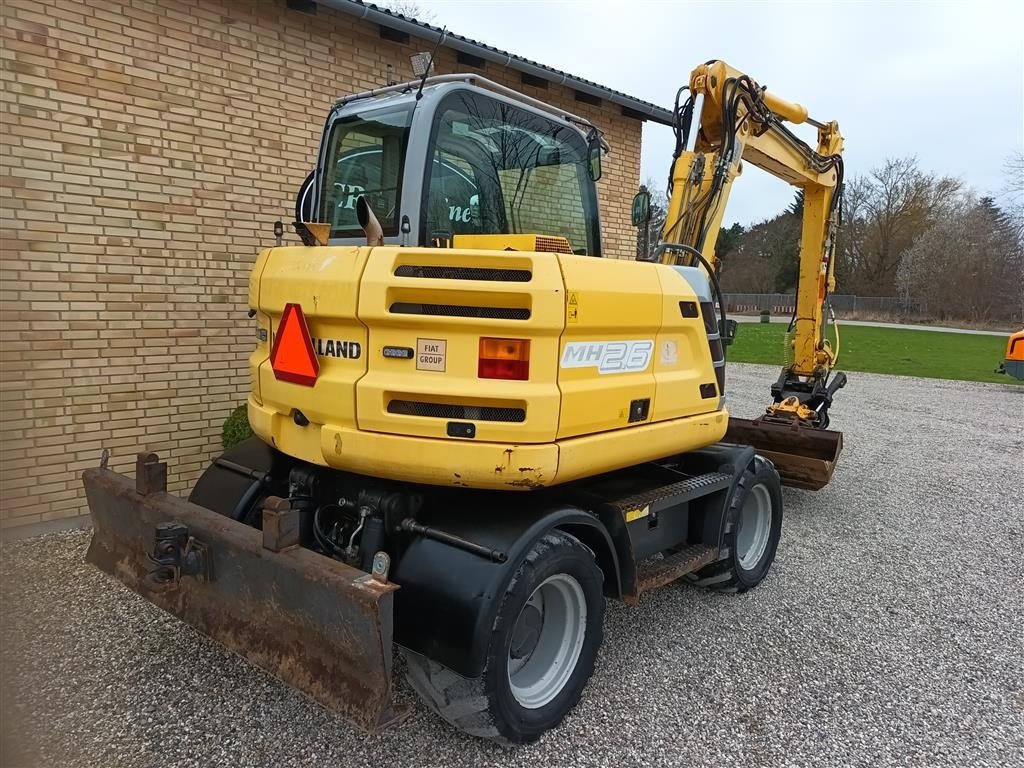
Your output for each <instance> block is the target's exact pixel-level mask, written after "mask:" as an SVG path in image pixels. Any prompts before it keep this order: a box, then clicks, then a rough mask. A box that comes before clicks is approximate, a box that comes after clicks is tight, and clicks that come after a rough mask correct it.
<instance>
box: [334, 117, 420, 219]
mask: <svg viewBox="0 0 1024 768" xmlns="http://www.w3.org/2000/svg"><path fill="white" fill-rule="evenodd" d="M411 119H412V110H411V108H409V107H408V106H406V107H402V108H400V109H392V110H378V111H376V112H361V113H358V114H354V115H350V116H347V117H343V118H341V119H339V120H337V121H335V123H334V125H333V126H331V135H330V138H329V139H328V144H327V158H326V162H325V164H324V184H323V194H322V195H321V203H320V221H325V222H330V224H331V237H332V238H334V237H362V235H363V230H362V227H360V226H359V221H358V220H357V218H356V200H358V199H359V197H360V195H362V196H364V197H365V198H366V202H367V203H369V204H370V208H371V209H372V210H373V212H374V214H375V215H376V216H377V220H378V221H380V225H381V227H382V228H383V230H384V234H385V235H389V236H390V235H396V234H398V201H399V200H400V199H401V192H402V168H403V165H404V160H405V149H406V143H407V142H408V138H409V123H410V121H411Z"/></svg>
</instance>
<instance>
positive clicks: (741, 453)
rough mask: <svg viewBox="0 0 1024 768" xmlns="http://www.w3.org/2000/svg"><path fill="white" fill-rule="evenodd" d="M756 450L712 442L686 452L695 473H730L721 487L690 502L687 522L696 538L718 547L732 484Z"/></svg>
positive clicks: (749, 465)
mask: <svg viewBox="0 0 1024 768" xmlns="http://www.w3.org/2000/svg"><path fill="white" fill-rule="evenodd" d="M756 456H757V453H756V452H755V451H754V449H753V448H751V447H750V446H749V445H733V444H732V443H715V444H714V445H709V446H708V447H707V448H702V449H700V450H699V451H693V452H692V453H689V454H687V457H686V458H687V466H688V468H691V471H697V472H723V473H725V474H731V475H732V482H731V483H730V484H729V487H728V488H726V489H725V490H721V491H718V492H717V493H712V494H708V495H707V496H703V497H701V498H699V499H695V500H694V501H692V502H690V525H691V528H692V530H697V531H700V532H701V534H700V540H701V541H702V542H704V543H705V544H714V545H715V546H716V547H718V548H719V549H721V548H722V543H723V540H724V538H725V525H726V522H727V521H726V519H725V514H726V511H727V510H728V509H729V503H728V501H729V499H730V498H731V497H732V494H733V491H734V490H735V489H736V484H737V483H738V482H739V481H740V478H741V477H742V476H743V473H744V472H745V471H746V470H747V469H748V468H749V467H751V466H752V465H753V463H754V459H755V458H756Z"/></svg>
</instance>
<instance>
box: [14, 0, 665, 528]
mask: <svg viewBox="0 0 1024 768" xmlns="http://www.w3.org/2000/svg"><path fill="white" fill-rule="evenodd" d="M0 25H2V33H0V34H2V38H0V56H2V63H3V66H2V68H0V78H2V80H3V87H2V101H0V116H2V120H3V127H2V130H0V165H2V168H0V207H2V219H3V220H2V225H0V226H2V230H3V233H2V237H3V249H2V251H3V252H2V256H3V262H2V273H0V281H2V286H0V287H2V297H0V299H2V330H0V334H2V335H0V355H2V357H0V383H2V398H3V399H2V429H0V450H2V456H0V508H2V516H0V523H2V527H3V528H8V527H11V526H19V525H25V524H32V523H44V522H45V521H51V520H57V519H60V518H73V517H77V516H79V515H82V514H83V513H84V512H85V502H84V498H83V495H82V492H81V484H80V479H79V474H80V472H81V470H82V469H84V468H85V467H88V466H93V465H95V464H96V463H97V462H98V460H99V456H100V451H101V449H102V448H108V449H110V450H111V452H112V454H113V456H112V460H111V466H113V467H114V468H116V469H119V470H130V469H131V465H132V462H133V460H134V459H133V457H134V454H135V452H136V451H138V450H141V449H143V448H146V449H149V450H155V451H158V452H159V453H160V454H161V456H163V457H165V458H167V459H168V460H169V464H170V483H169V486H170V489H171V490H172V491H176V492H181V491H183V490H185V489H187V488H188V487H189V486H190V484H191V483H192V482H193V481H194V480H195V478H196V477H197V476H198V474H199V473H200V472H201V471H202V469H203V468H204V466H205V465H206V463H207V462H208V461H209V459H210V458H211V457H212V456H214V455H215V454H216V453H218V452H219V449H220V433H221V427H222V424H223V421H224V419H225V417H226V416H227V415H228V413H229V412H230V411H231V410H232V409H233V408H234V407H236V406H237V405H238V404H240V403H242V402H244V398H245V393H246V391H247V386H248V377H247V372H246V368H245V361H246V358H247V356H248V354H249V351H250V348H251V342H252V328H251V324H250V321H249V320H248V319H247V318H246V309H247V295H246V292H247V282H248V273H249V268H250V265H251V264H252V262H253V260H254V258H255V255H256V253H257V252H258V250H259V249H260V248H263V247H266V246H269V245H272V244H273V232H272V224H273V222H274V221H275V220H276V219H283V220H285V221H289V220H290V212H291V210H292V206H293V202H294V195H295V192H296V189H297V188H298V185H299V184H300V182H301V181H302V179H303V178H304V176H305V175H306V173H307V172H308V170H309V168H310V167H311V165H312V162H313V158H314V154H315V149H316V145H317V143H318V141H319V138H320V132H321V129H322V125H323V119H324V117H325V115H326V114H327V110H328V108H329V105H330V104H331V103H332V102H333V100H334V98H336V97H337V96H339V95H342V94H345V93H350V92H354V91H359V90H365V89H368V88H373V87H377V86H380V85H383V84H385V83H386V82H387V80H388V79H389V77H393V78H396V79H400V80H401V79H408V78H409V76H410V74H411V71H410V65H409V57H410V55H412V54H414V53H417V52H419V51H424V50H430V49H431V48H432V47H433V44H434V43H435V42H436V41H437V39H438V36H439V35H440V30H438V29H436V28H434V27H431V26H429V25H424V24H419V23H417V22H415V21H412V20H410V19H406V18H404V17H401V16H395V15H392V14H390V13H386V12H382V11H381V10H380V9H378V8H376V7H375V6H372V5H369V4H362V3H360V2H357V1H356V0H328V1H324V0H321V2H317V3H314V2H309V1H308V0H246V1H245V2H243V1H241V0H235V1H232V0H209V1H206V0H83V1H82V2H73V1H72V0H3V2H2V3H0ZM435 63H436V71H437V72H438V73H448V72H459V71H471V72H479V73H481V74H483V75H484V76H486V77H488V78H491V79H493V80H496V81H498V82H501V83H503V84H505V85H509V86H511V87H513V88H516V89H517V90H521V91H522V92H524V93H527V94H529V95H531V96H535V97H537V98H540V99H542V100H544V101H548V102H550V103H552V104H555V105H558V106H561V107H563V108H566V109H569V110H571V111H574V112H577V113H579V114H581V115H583V116H585V117H587V118H589V119H591V120H592V121H593V122H594V123H596V124H598V125H599V126H601V127H602V129H603V130H604V131H605V133H606V136H607V138H608V141H609V143H610V145H611V148H612V153H611V154H610V155H609V156H608V157H607V158H606V160H605V163H604V177H603V179H602V180H601V182H600V183H599V185H598V186H599V193H600V204H601V213H602V217H603V225H602V226H603V239H604V245H605V253H606V255H609V256H619V257H630V256H631V255H632V253H633V251H634V247H635V246H634V242H635V237H634V230H633V229H632V227H631V226H630V221H629V218H630V214H629V204H630V199H631V196H632V194H633V192H634V191H635V189H636V187H637V183H638V181H639V173H640V137H641V127H642V122H643V121H644V120H645V119H650V120H656V121H658V122H667V120H668V117H669V114H668V112H667V111H666V110H664V109H661V108H659V107H656V106H654V105H652V104H648V103H646V102H642V101H639V100H637V99H634V98H632V97H630V96H627V95H626V94H622V93H618V92H616V91H612V90H609V89H607V88H604V87H603V86H600V85H597V84H596V83H592V82H589V81H586V80H582V79H579V78H577V77H574V76H572V75H569V74H567V73H564V72H560V71H557V70H554V69H550V68H548V67H545V66H543V65H540V64H537V63H534V62H529V61H527V60H525V59H522V58H519V57H516V56H515V55H514V54H510V53H506V52H504V51H499V50H497V49H494V48H490V47H488V46H485V45H482V44H480V43H476V42H474V41H471V40H467V39H466V38H462V37H459V36H457V35H452V34H449V35H448V36H447V37H446V38H445V40H444V41H443V44H442V45H441V47H440V49H439V52H438V54H437V57H436V60H435Z"/></svg>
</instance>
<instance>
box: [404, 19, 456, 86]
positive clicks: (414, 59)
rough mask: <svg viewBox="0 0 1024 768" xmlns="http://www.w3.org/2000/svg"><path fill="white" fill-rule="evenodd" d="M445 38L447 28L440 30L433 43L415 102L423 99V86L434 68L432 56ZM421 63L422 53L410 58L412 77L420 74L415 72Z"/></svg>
mask: <svg viewBox="0 0 1024 768" xmlns="http://www.w3.org/2000/svg"><path fill="white" fill-rule="evenodd" d="M446 37H448V27H445V28H444V29H442V30H441V34H440V35H438V37H437V42H436V43H434V50H432V51H431V52H430V58H429V59H427V62H426V66H424V67H423V76H422V78H421V79H420V87H419V90H417V91H416V101H419V100H420V99H421V98H423V86H424V85H426V82H427V78H428V77H429V76H430V70H431V69H432V68H433V66H434V55H435V54H436V53H437V49H438V48H440V47H441V43H443V42H444V40H445V38H446ZM422 62H423V54H422V53H420V54H417V55H416V56H413V57H412V71H413V74H414V75H418V74H420V73H419V72H417V71H416V70H417V69H418V68H419V67H418V66H417V64H421V65H422Z"/></svg>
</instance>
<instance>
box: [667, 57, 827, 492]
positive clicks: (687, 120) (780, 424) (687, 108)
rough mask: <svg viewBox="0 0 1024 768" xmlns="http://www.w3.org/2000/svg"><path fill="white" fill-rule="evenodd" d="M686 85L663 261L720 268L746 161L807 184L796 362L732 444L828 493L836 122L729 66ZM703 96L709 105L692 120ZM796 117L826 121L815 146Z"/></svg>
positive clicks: (708, 70)
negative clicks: (725, 227)
mask: <svg viewBox="0 0 1024 768" xmlns="http://www.w3.org/2000/svg"><path fill="white" fill-rule="evenodd" d="M686 89H688V90H689V92H690V97H689V99H688V100H687V101H686V102H684V103H683V104H681V105H680V104H678V103H677V106H676V110H675V115H676V125H675V132H676V141H677V143H676V151H675V153H674V156H673V164H672V172H671V177H670V180H669V191H670V200H669V207H668V214H667V217H666V221H665V226H664V229H663V231H662V237H661V241H662V242H661V245H660V246H659V248H658V249H656V251H655V254H656V255H655V258H657V259H658V260H660V261H662V262H663V263H670V264H672V263H674V264H680V263H681V264H684V265H690V266H698V265H700V266H702V267H703V268H704V269H705V270H706V271H708V272H709V273H713V274H715V273H717V272H718V270H719V267H720V264H719V259H718V256H717V254H716V252H715V244H716V241H717V238H718V232H719V230H720V228H721V225H722V217H723V215H724V213H725V208H726V202H727V200H728V197H729V191H730V189H731V186H732V183H733V181H734V179H735V178H736V177H737V176H738V175H740V174H741V173H742V170H743V163H744V162H749V163H752V164H753V165H755V166H757V167H758V168H761V169H763V170H765V171H767V172H768V173H770V174H772V175H773V176H775V177H776V178H779V179H782V180H783V181H785V182H787V183H788V184H791V185H793V186H795V187H797V188H799V189H801V190H802V191H803V212H802V222H801V237H800V257H799V259H800V261H799V272H798V283H797V296H796V311H795V313H794V315H793V318H792V320H791V321H790V325H789V328H788V331H787V335H788V338H787V342H788V352H789V355H788V359H787V360H786V361H785V365H784V367H783V370H782V372H781V374H780V376H779V379H778V381H776V382H775V383H774V384H773V385H772V387H771V394H772V401H773V402H772V403H771V405H769V406H768V409H767V413H766V414H765V415H764V416H763V417H762V418H760V419H757V420H756V421H753V422H751V421H747V420H744V419H736V418H731V419H730V430H729V433H728V434H727V436H726V439H727V440H733V441H735V442H738V443H746V444H750V445H753V446H754V447H755V448H758V450H759V451H760V452H761V453H763V454H764V455H767V456H770V457H771V458H772V459H773V460H774V461H775V463H776V465H777V466H778V467H779V471H780V474H781V475H782V477H783V480H784V481H790V482H791V484H794V485H800V486H801V487H806V488H820V487H822V486H823V485H825V484H826V483H827V482H828V481H829V479H830V478H831V475H832V469H833V467H834V465H835V460H836V458H837V457H838V454H839V451H840V449H841V447H842V436H841V435H840V434H839V433H836V432H827V431H825V428H826V427H827V426H828V409H829V406H830V405H831V403H832V396H833V395H834V394H835V392H836V391H837V390H838V389H839V388H841V387H842V386H843V385H845V383H846V376H845V375H844V374H842V373H833V368H834V366H835V363H836V360H837V357H838V351H839V350H838V347H836V348H833V347H832V344H831V343H830V341H829V339H828V337H827V334H826V326H827V323H828V319H829V318H828V316H827V314H828V303H827V299H828V295H829V293H830V292H831V291H832V290H833V288H834V287H835V276H834V271H833V260H832V252H833V249H834V245H835V238H836V232H837V229H838V225H839V215H840V200H841V193H842V180H843V162H842V149H843V138H842V135H841V134H840V132H839V126H838V124H837V123H836V122H834V121H832V122H819V121H816V120H813V119H812V118H810V117H809V115H808V110H807V108H806V107H804V106H802V105H800V104H795V103H792V102H789V101H787V100H785V99H783V98H781V97H779V96H777V95H775V94H773V93H771V92H770V91H768V90H767V89H765V88H763V87H761V86H759V85H758V84H757V83H756V82H754V81H753V80H752V79H751V78H750V77H748V76H747V75H745V74H743V73H741V72H739V71H737V70H735V69H733V68H732V67H730V66H729V65H727V64H726V63H725V62H723V61H712V62H708V63H706V64H702V65H700V66H699V67H697V68H696V69H694V70H693V73H692V74H691V76H690V82H689V85H688V86H687V88H686ZM686 89H681V91H680V93H682V92H683V90H686ZM698 101H699V102H702V104H701V108H700V111H699V116H698V118H697V125H696V126H694V125H693V121H694V114H695V111H696V105H697V103H698ZM787 122H788V123H792V124H801V123H811V124H812V125H814V126H815V127H817V129H818V143H817V147H815V148H812V147H810V146H809V145H808V144H806V143H805V142H804V141H802V140H801V139H800V138H798V137H797V136H796V135H795V134H794V133H793V132H792V131H791V130H790V129H789V128H788V127H787V126H786V125H785V123H787ZM694 127H696V130H695V131H693V128H694ZM691 139H692V140H691ZM723 330H725V329H723ZM808 430H814V433H813V434H810V433H808Z"/></svg>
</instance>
